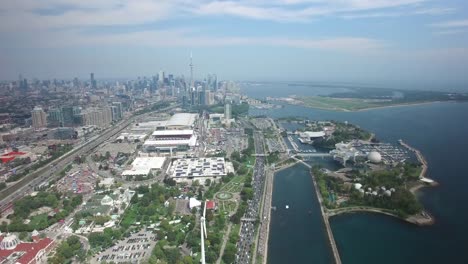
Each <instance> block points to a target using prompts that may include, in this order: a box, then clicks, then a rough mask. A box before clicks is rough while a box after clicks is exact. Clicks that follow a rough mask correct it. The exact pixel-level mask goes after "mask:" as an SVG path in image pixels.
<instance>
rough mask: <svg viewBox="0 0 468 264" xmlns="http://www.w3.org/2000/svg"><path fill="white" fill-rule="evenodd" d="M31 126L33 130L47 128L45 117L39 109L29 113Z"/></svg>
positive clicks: (36, 108)
mask: <svg viewBox="0 0 468 264" xmlns="http://www.w3.org/2000/svg"><path fill="white" fill-rule="evenodd" d="M31 117H32V125H33V127H34V128H35V129H38V128H43V127H46V126H47V116H46V113H45V112H44V110H42V108H41V107H38V106H36V107H34V109H33V110H32V111H31Z"/></svg>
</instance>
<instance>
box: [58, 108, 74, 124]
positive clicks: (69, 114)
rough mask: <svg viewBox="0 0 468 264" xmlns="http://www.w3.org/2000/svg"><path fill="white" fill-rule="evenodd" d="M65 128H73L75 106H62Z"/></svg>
mask: <svg viewBox="0 0 468 264" xmlns="http://www.w3.org/2000/svg"><path fill="white" fill-rule="evenodd" d="M61 111H62V118H63V126H65V127H70V126H73V123H74V122H73V120H74V119H73V106H62V109H61Z"/></svg>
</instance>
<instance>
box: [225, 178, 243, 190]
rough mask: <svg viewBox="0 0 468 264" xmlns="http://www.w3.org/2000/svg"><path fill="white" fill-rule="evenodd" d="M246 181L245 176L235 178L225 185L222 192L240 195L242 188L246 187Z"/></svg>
mask: <svg viewBox="0 0 468 264" xmlns="http://www.w3.org/2000/svg"><path fill="white" fill-rule="evenodd" d="M244 180H245V177H244V176H235V177H234V178H233V179H232V180H231V181H230V182H229V183H227V184H226V185H224V186H223V187H222V188H221V190H220V191H221V192H231V193H238V192H240V191H242V187H243V186H244Z"/></svg>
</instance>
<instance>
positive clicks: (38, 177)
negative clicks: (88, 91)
mask: <svg viewBox="0 0 468 264" xmlns="http://www.w3.org/2000/svg"><path fill="white" fill-rule="evenodd" d="M178 106H179V105H173V106H169V107H166V108H164V109H160V110H158V111H159V112H164V111H168V110H170V109H173V108H175V107H178ZM150 113H151V112H149V113H145V114H142V115H138V116H132V117H130V118H128V119H127V120H122V121H121V122H120V123H118V124H117V125H116V126H114V127H111V128H109V129H107V130H106V131H104V132H103V133H102V134H101V135H99V136H98V137H96V138H95V139H94V140H89V141H87V142H85V143H84V144H81V145H78V146H77V147H75V148H74V149H73V150H71V151H69V152H68V153H66V154H64V155H63V156H62V157H60V158H58V159H56V160H54V161H52V162H51V163H50V164H47V165H45V166H44V167H42V168H40V169H38V170H36V171H35V172H33V173H30V174H28V175H26V176H25V177H23V178H22V179H21V180H19V181H18V182H17V183H16V184H14V185H12V186H10V187H8V188H7V189H5V190H3V191H2V192H0V200H1V202H0V211H3V210H4V209H5V208H7V207H8V206H10V204H11V203H12V202H13V201H14V200H16V199H18V198H21V197H23V196H24V195H26V194H27V193H29V192H31V191H33V190H34V188H35V187H38V186H39V185H40V184H41V183H43V182H46V181H51V180H56V179H57V178H59V177H60V176H59V175H58V174H56V173H55V172H57V171H61V170H62V169H63V168H65V167H66V166H67V165H68V164H69V163H71V162H73V160H74V159H75V157H77V156H81V155H84V154H87V153H88V152H90V151H92V150H93V149H94V148H96V147H97V146H99V145H100V144H102V143H103V142H104V141H106V140H108V139H109V138H111V137H113V136H114V135H116V134H117V133H119V132H120V131H122V130H123V129H125V128H126V127H127V126H128V125H130V124H131V123H132V122H133V121H135V120H136V119H137V118H144V117H146V116H147V115H149V114H150Z"/></svg>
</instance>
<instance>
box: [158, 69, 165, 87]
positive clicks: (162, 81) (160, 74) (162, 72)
mask: <svg viewBox="0 0 468 264" xmlns="http://www.w3.org/2000/svg"><path fill="white" fill-rule="evenodd" d="M158 83H159V86H160V87H161V86H163V85H164V71H159V74H158Z"/></svg>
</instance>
